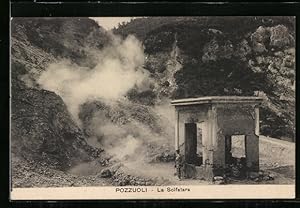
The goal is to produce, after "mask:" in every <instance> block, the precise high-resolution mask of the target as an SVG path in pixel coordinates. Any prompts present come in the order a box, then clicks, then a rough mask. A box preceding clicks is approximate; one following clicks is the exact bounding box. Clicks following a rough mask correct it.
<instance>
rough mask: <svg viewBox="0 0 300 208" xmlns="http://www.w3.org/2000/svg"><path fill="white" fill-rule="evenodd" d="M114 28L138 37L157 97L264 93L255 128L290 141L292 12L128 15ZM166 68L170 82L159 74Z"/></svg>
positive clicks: (292, 111) (292, 126)
mask: <svg viewBox="0 0 300 208" xmlns="http://www.w3.org/2000/svg"><path fill="white" fill-rule="evenodd" d="M114 32H115V33H117V34H121V35H123V36H126V35H127V34H129V33H135V34H136V35H137V37H139V38H140V40H142V41H143V43H144V45H145V52H146V54H147V60H146V64H145V68H146V69H147V70H149V71H150V72H151V73H152V74H153V76H154V77H156V78H157V80H164V81H158V83H159V86H158V87H157V88H154V90H153V91H154V92H155V94H156V95H157V96H159V95H160V92H166V93H164V94H163V96H164V97H169V98H185V97H198V96H210V95H250V96H251V95H260V96H263V97H264V98H265V102H264V104H263V107H262V109H261V120H262V121H261V122H262V123H261V133H262V134H263V135H268V136H273V137H276V138H282V137H289V138H290V139H289V140H294V139H293V138H294V137H295V88H294V86H295V19H294V18H293V17H226V18H224V17H172V18H165V17H153V18H152V17H151V18H141V19H134V20H132V21H131V22H130V23H128V24H125V25H122V26H120V27H119V28H117V29H115V30H114ZM174 43H176V47H177V50H178V51H179V52H180V53H178V55H177V56H176V57H175V59H176V61H177V62H178V63H180V68H179V69H178V70H174V68H176V65H175V64H173V65H172V64H171V65H170V59H171V54H172V50H173V46H174ZM173 63H174V62H173ZM172 69H173V70H174V71H173V73H171V74H172V75H171V77H174V78H175V84H174V83H172V82H170V81H169V80H170V79H167V80H166V79H162V77H166V76H165V74H168V76H170V70H172ZM170 86H175V87H174V90H171V91H170V90H168V89H170ZM158 89H160V90H158ZM164 89H165V90H164ZM149 94H151V93H149Z"/></svg>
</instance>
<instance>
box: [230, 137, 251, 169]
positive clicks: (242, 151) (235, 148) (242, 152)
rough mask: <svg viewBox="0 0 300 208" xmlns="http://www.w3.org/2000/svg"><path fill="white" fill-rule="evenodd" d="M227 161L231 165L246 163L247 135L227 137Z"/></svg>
mask: <svg viewBox="0 0 300 208" xmlns="http://www.w3.org/2000/svg"><path fill="white" fill-rule="evenodd" d="M225 161H226V164H229V165H230V164H235V163H237V162H242V163H244V162H245V161H246V142H245V135H233V136H225Z"/></svg>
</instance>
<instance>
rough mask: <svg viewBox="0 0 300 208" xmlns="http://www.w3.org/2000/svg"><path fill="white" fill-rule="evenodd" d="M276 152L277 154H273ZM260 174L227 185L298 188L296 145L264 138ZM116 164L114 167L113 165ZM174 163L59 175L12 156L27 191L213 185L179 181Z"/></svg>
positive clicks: (89, 166) (87, 166)
mask: <svg viewBox="0 0 300 208" xmlns="http://www.w3.org/2000/svg"><path fill="white" fill-rule="evenodd" d="M274 151H276V154H271V153H272V152H274ZM260 153H261V154H260V169H261V171H260V173H259V174H258V175H257V176H252V178H251V179H250V180H249V179H247V180H246V179H245V180H237V179H233V178H228V179H226V183H227V184H294V182H295V166H294V165H295V160H294V155H295V154H294V153H295V144H294V143H291V142H286V141H282V140H277V139H272V138H266V137H263V136H262V137H261V138H260ZM111 163H113V164H111ZM174 172H175V169H174V164H173V162H152V163H141V162H137V161H135V162H134V161H133V162H132V161H131V162H130V161H128V162H126V163H120V162H118V161H115V162H103V160H101V161H100V160H99V161H97V160H94V161H91V162H86V163H81V164H79V165H77V166H74V167H72V168H71V169H69V170H68V171H59V170H55V169H52V168H49V167H47V166H45V164H39V163H35V162H33V161H25V160H24V159H20V158H19V157H16V156H14V155H12V183H13V184H12V185H13V187H14V188H20V187H22V188H25V187H71V186H75V187H76V186H77V187H79V186H112V185H115V186H126V185H135V186H151V185H200V184H212V183H213V182H207V181H202V180H192V179H185V180H181V181H179V180H178V179H177V177H176V176H175V175H174Z"/></svg>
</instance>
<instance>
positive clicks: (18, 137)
mask: <svg viewBox="0 0 300 208" xmlns="http://www.w3.org/2000/svg"><path fill="white" fill-rule="evenodd" d="M85 27H86V28H85ZM102 33H103V34H104V31H103V30H101V28H99V26H98V25H97V24H96V23H95V22H93V21H90V20H89V19H87V18H82V19H72V20H71V19H64V18H62V19H51V18H49V19H36V18H14V19H13V21H12V47H11V51H12V63H11V84H12V89H11V93H12V98H11V148H12V152H13V153H14V155H16V156H19V157H23V158H25V159H27V160H33V161H36V162H40V163H42V164H46V165H47V166H50V167H53V168H56V169H61V170H64V169H68V168H69V167H70V166H72V165H75V164H77V163H80V162H82V161H88V160H91V159H93V158H96V157H98V156H99V155H100V153H101V151H102V150H101V149H99V148H94V147H91V146H89V145H88V144H87V143H86V140H85V139H86V137H85V135H84V134H83V132H82V130H81V129H80V128H79V127H78V126H77V124H76V123H75V122H74V120H73V119H72V117H71V115H70V113H69V111H68V109H67V107H66V105H65V103H64V101H63V100H62V99H61V97H59V96H58V95H57V94H55V93H54V92H50V91H47V90H43V89H41V88H40V86H39V85H38V84H37V82H36V79H37V77H38V76H39V75H40V73H41V72H43V71H44V70H45V68H46V67H47V66H48V64H49V63H52V62H55V61H56V60H57V59H59V58H69V59H71V60H74V61H79V60H81V59H85V57H86V56H87V54H88V53H89V50H88V48H89V47H92V46H93V47H103V45H102V44H103V43H104V41H105V40H106V39H105V38H108V36H105V38H99V34H100V37H101V34H102ZM103 34H102V36H104V35H103ZM91 40H93V41H91ZM97 41H98V42H97ZM80 63H88V61H87V62H83V61H80ZM89 64H90V63H89Z"/></svg>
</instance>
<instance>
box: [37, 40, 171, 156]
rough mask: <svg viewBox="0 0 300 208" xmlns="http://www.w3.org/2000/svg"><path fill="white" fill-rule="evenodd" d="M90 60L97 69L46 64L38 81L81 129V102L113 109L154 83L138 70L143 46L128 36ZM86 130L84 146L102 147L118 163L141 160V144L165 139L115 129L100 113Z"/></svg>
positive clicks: (137, 128) (132, 128)
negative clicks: (60, 101)
mask: <svg viewBox="0 0 300 208" xmlns="http://www.w3.org/2000/svg"><path fill="white" fill-rule="evenodd" d="M93 57H96V59H97V65H96V66H95V67H94V68H92V69H91V68H85V67H80V66H78V65H76V64H74V63H72V62H71V61H70V60H66V59H64V60H60V61H58V62H56V63H52V64H50V65H49V67H48V68H47V69H46V71H44V72H43V73H42V74H41V76H40V77H39V79H38V83H39V84H40V85H41V86H42V87H43V88H44V89H46V90H50V91H54V92H55V93H57V94H58V95H60V96H61V97H62V99H63V100H64V102H65V103H66V105H67V107H68V110H69V111H70V113H71V115H72V116H73V118H74V119H75V121H76V122H77V123H78V125H81V123H80V119H79V117H78V114H79V109H80V106H81V105H82V104H84V103H85V102H88V101H94V100H101V101H104V102H106V103H108V104H111V105H113V103H114V101H116V100H120V99H125V97H124V96H125V95H126V93H127V92H128V91H129V90H130V89H132V88H133V87H135V88H136V89H138V90H140V91H143V90H146V89H148V88H149V87H150V85H151V84H153V82H154V81H153V80H151V78H150V77H149V72H148V71H146V70H144V69H143V68H142V66H143V64H144V58H145V56H144V52H143V46H142V44H141V43H140V42H139V41H138V40H137V39H136V38H135V37H134V36H128V37H127V38H126V39H125V40H122V39H120V38H118V37H116V36H113V41H112V43H111V44H110V45H109V46H107V47H105V48H104V49H103V50H101V51H97V52H96V53H95V54H93ZM157 109H158V107H157ZM157 109H154V110H157ZM89 128H90V129H91V130H92V131H93V134H94V136H92V137H91V138H89V140H88V142H89V143H90V144H91V145H93V146H98V147H102V148H103V147H104V148H105V150H106V151H107V152H108V153H110V154H111V155H113V156H114V157H116V158H118V159H120V160H126V159H128V157H130V156H132V157H136V158H138V159H140V160H142V159H143V158H142V157H143V156H142V155H145V151H146V150H145V144H144V142H145V141H147V143H149V142H155V143H157V144H158V143H160V142H161V144H160V145H162V144H163V143H165V142H166V139H165V138H162V137H161V136H160V135H157V134H156V133H155V132H151V130H150V129H149V128H148V127H146V126H144V125H143V124H141V123H138V122H136V123H134V122H131V123H130V124H126V125H122V126H119V125H116V124H114V123H112V122H111V121H110V120H108V119H106V118H105V116H104V115H101V112H98V113H97V114H95V115H93V118H92V122H91V126H90V127H89ZM129 159H130V158H129Z"/></svg>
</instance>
